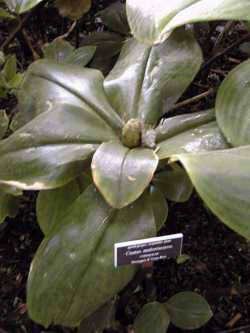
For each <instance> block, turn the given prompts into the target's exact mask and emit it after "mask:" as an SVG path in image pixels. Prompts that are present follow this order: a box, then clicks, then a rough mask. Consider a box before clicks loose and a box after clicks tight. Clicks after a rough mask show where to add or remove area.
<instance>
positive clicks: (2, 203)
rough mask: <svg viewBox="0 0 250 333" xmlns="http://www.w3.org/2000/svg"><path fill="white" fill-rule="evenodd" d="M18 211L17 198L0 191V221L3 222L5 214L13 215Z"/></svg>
mask: <svg viewBox="0 0 250 333" xmlns="http://www.w3.org/2000/svg"><path fill="white" fill-rule="evenodd" d="M17 212H18V198H17V197H15V196H13V195H10V194H5V193H1V192H0V223H2V222H4V220H5V218H6V217H7V216H9V217H15V216H16V214H17Z"/></svg>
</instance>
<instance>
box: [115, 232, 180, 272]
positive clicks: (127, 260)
mask: <svg viewBox="0 0 250 333" xmlns="http://www.w3.org/2000/svg"><path fill="white" fill-rule="evenodd" d="M182 241H183V234H174V235H167V236H160V237H153V238H147V239H140V240H134V241H130V242H122V243H116V244H115V245H114V265H115V267H118V266H124V265H136V264H144V263H147V262H153V261H158V260H164V259H169V258H176V257H178V256H179V255H180V254H181V249H182Z"/></svg>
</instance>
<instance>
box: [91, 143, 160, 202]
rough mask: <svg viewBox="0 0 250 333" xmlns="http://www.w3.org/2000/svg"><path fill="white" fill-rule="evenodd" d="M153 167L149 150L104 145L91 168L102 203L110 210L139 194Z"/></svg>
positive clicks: (155, 160) (152, 172) (133, 199)
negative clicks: (102, 198)
mask: <svg viewBox="0 0 250 333" xmlns="http://www.w3.org/2000/svg"><path fill="white" fill-rule="evenodd" d="M157 164H158V158H157V156H156V154H155V153H154V152H153V150H150V149H145V148H135V149H129V148H127V147H124V146H123V145H121V144H120V143H119V142H108V143H103V144H102V145H101V146H100V147H99V148H98V149H97V151H96V153H95V154H94V157H93V160H92V165H91V168H92V175H93V179H94V182H95V184H96V186H97V187H98V189H99V191H100V192H101V193H102V195H103V196H104V198H105V199H106V201H107V202H108V203H109V204H110V205H111V206H112V207H114V208H122V207H125V206H127V205H128V204H130V203H132V202H133V201H135V200H136V199H137V198H138V197H139V196H140V195H141V194H142V192H143V191H144V190H145V188H146V187H147V186H148V185H149V183H150V181H151V179H152V177H153V175H154V172H155V170H156V168H157Z"/></svg>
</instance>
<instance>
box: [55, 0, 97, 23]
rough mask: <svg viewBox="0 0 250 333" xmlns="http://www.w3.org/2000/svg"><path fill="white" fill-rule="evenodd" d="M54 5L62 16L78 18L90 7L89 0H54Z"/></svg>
mask: <svg viewBox="0 0 250 333" xmlns="http://www.w3.org/2000/svg"><path fill="white" fill-rule="evenodd" d="M56 6H57V7H58V8H59V13H60V14H61V15H62V16H66V17H69V18H71V19H72V20H78V19H79V18H81V17H82V16H83V14H85V13H87V12H88V11H89V10H90V7H91V0H56Z"/></svg>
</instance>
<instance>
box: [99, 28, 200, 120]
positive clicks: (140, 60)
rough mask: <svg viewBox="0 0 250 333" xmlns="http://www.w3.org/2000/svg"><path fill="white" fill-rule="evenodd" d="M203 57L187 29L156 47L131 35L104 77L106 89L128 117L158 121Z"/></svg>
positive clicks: (189, 81) (114, 103)
mask: <svg viewBox="0 0 250 333" xmlns="http://www.w3.org/2000/svg"><path fill="white" fill-rule="evenodd" d="M201 61H202V55H201V50H200V48H199V46H198V44H197V42H196V41H195V39H194V38H193V37H192V36H191V35H190V34H189V33H188V32H186V31H182V30H178V31H176V32H175V33H174V34H173V35H172V36H171V38H169V39H168V40H167V41H166V42H165V43H164V44H162V45H158V46H154V47H152V48H151V47H148V46H146V45H143V44H140V43H138V42H137V41H136V40H135V39H129V40H128V41H127V42H126V43H125V45H124V48H123V49H122V52H121V54H120V57H119V59H118V61H117V63H116V65H115V67H114V68H113V70H112V71H111V72H110V74H109V75H108V77H107V78H106V79H105V80H104V87H105V91H106V93H107V94H108V97H109V100H110V101H111V103H112V105H113V107H114V108H115V110H117V112H118V113H119V115H120V116H121V117H123V119H124V120H125V121H127V120H129V119H130V118H139V119H141V120H142V121H143V122H145V123H148V124H152V125H155V124H156V122H157V121H158V119H159V118H160V116H162V114H163V113H164V112H165V105H167V106H168V107H170V106H172V105H173V104H174V103H175V102H176V100H177V99H178V98H179V97H180V96H181V95H182V93H183V92H184V90H185V89H186V88H187V87H188V85H189V84H190V83H191V82H192V80H193V78H194V76H195V75H196V73H197V71H198V70H199V68H200V64H201ZM128 96H129V98H128Z"/></svg>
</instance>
